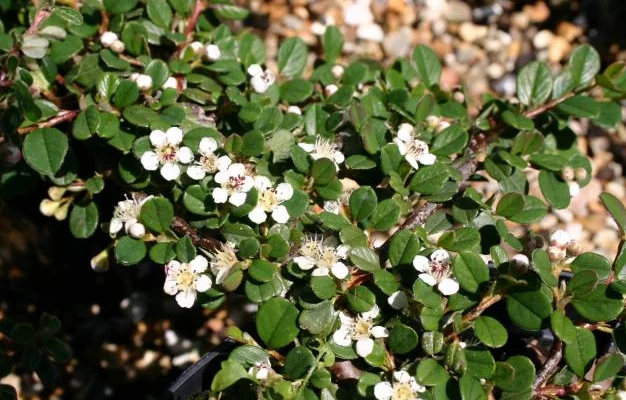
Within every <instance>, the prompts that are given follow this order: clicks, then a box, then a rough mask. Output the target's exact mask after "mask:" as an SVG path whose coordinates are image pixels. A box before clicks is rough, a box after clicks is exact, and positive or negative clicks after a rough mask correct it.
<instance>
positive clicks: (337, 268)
mask: <svg viewBox="0 0 626 400" xmlns="http://www.w3.org/2000/svg"><path fill="white" fill-rule="evenodd" d="M331 272H332V273H333V275H334V276H335V278H337V279H345V278H346V276H348V274H349V273H350V270H349V269H348V267H346V264H344V263H342V262H336V263H334V264H333V266H332V268H331Z"/></svg>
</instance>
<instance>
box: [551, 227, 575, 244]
mask: <svg viewBox="0 0 626 400" xmlns="http://www.w3.org/2000/svg"><path fill="white" fill-rule="evenodd" d="M571 240H572V237H571V236H570V234H569V233H567V232H566V231H564V230H563V229H559V230H557V231H555V232H554V233H553V234H552V235H550V244H551V245H553V246H556V247H559V248H565V247H567V245H568V243H569V242H570V241H571Z"/></svg>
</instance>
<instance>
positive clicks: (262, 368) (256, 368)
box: [248, 358, 274, 381]
mask: <svg viewBox="0 0 626 400" xmlns="http://www.w3.org/2000/svg"><path fill="white" fill-rule="evenodd" d="M273 372H274V370H273V369H272V364H271V363H270V359H269V358H266V359H265V360H263V361H259V362H256V363H254V365H253V366H252V367H250V369H249V370H248V374H250V375H253V376H254V377H255V378H256V379H258V380H260V381H264V380H267V378H268V377H269V376H270V374H271V373H273Z"/></svg>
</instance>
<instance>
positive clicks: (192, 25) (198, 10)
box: [185, 0, 204, 40]
mask: <svg viewBox="0 0 626 400" xmlns="http://www.w3.org/2000/svg"><path fill="white" fill-rule="evenodd" d="M202 11H204V1H203V0H196V4H195V5H194V7H193V12H192V13H191V18H189V21H188V22H187V26H186V27H185V36H186V37H187V40H190V39H191V35H192V34H193V31H194V30H195V29H196V24H197V23H198V18H200V14H202Z"/></svg>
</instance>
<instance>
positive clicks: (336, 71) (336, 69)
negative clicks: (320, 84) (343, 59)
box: [330, 65, 343, 79]
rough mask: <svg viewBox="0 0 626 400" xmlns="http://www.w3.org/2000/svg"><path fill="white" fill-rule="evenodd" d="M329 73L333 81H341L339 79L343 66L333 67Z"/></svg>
mask: <svg viewBox="0 0 626 400" xmlns="http://www.w3.org/2000/svg"><path fill="white" fill-rule="evenodd" d="M330 73H331V74H332V75H333V77H334V78H335V79H341V77H342V76H343V66H341V65H334V66H333V67H332V68H331V69H330Z"/></svg>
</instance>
